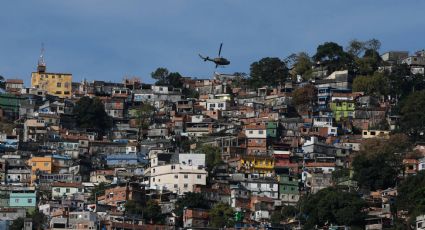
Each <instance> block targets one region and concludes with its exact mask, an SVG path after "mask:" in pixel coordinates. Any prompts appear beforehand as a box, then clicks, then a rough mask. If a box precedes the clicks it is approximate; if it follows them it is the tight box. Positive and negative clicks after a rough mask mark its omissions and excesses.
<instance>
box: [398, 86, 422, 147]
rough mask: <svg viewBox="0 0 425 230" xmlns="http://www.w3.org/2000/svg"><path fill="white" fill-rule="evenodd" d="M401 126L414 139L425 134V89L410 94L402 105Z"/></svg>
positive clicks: (420, 137)
mask: <svg viewBox="0 0 425 230" xmlns="http://www.w3.org/2000/svg"><path fill="white" fill-rule="evenodd" d="M400 112H401V119H400V128H401V130H402V131H404V132H405V133H407V134H408V135H410V136H411V137H412V138H414V139H418V140H423V139H424V135H425V133H424V132H425V90H423V91H418V92H414V93H412V94H410V95H409V96H408V97H407V98H406V99H405V100H404V101H403V102H402V105H401V111H400Z"/></svg>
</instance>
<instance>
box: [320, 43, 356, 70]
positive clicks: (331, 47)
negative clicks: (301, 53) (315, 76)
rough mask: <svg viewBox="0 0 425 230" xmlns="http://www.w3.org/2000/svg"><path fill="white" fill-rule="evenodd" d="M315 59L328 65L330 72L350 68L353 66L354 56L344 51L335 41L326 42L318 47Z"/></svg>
mask: <svg viewBox="0 0 425 230" xmlns="http://www.w3.org/2000/svg"><path fill="white" fill-rule="evenodd" d="M313 59H314V61H316V62H319V63H320V64H321V65H324V66H326V67H327V69H328V70H329V71H330V72H333V71H336V70H341V69H349V68H350V67H351V66H352V61H353V60H352V59H353V58H352V56H351V55H349V54H348V53H346V52H344V49H343V48H342V46H340V45H338V44H337V43H335V42H325V43H323V44H322V45H319V46H318V47H317V51H316V54H315V55H314V56H313Z"/></svg>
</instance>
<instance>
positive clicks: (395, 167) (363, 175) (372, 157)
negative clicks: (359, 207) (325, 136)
mask: <svg viewBox="0 0 425 230" xmlns="http://www.w3.org/2000/svg"><path fill="white" fill-rule="evenodd" d="M411 147H412V145H411V143H410V141H409V139H408V137H407V136H406V135H403V134H395V135H392V136H391V137H390V138H389V139H384V138H374V139H368V140H365V141H364V142H363V143H362V145H361V149H360V151H359V152H358V153H357V154H356V155H355V156H354V159H353V163H352V166H353V169H354V176H353V177H354V179H355V180H356V181H357V182H358V184H359V185H360V186H361V187H363V188H367V189H371V190H377V189H386V188H389V187H394V186H395V185H396V183H397V180H398V175H399V173H400V172H401V171H402V158H403V154H404V153H407V152H409V151H410V150H411Z"/></svg>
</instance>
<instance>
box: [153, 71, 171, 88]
mask: <svg viewBox="0 0 425 230" xmlns="http://www.w3.org/2000/svg"><path fill="white" fill-rule="evenodd" d="M169 74H170V72H169V71H168V69H167V68H164V67H159V68H157V69H156V70H155V71H154V72H152V73H151V77H152V78H153V79H155V80H156V84H158V85H162V84H166V82H167V77H168V75H169Z"/></svg>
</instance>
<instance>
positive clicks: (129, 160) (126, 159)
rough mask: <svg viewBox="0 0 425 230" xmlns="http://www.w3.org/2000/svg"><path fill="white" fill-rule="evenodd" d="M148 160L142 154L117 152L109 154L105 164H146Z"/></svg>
mask: <svg viewBox="0 0 425 230" xmlns="http://www.w3.org/2000/svg"><path fill="white" fill-rule="evenodd" d="M147 163H148V160H147V159H146V156H145V155H143V154H134V153H133V154H131V153H130V154H126V153H118V154H111V155H108V156H107V157H106V164H107V165H108V166H126V165H139V164H147Z"/></svg>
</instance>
